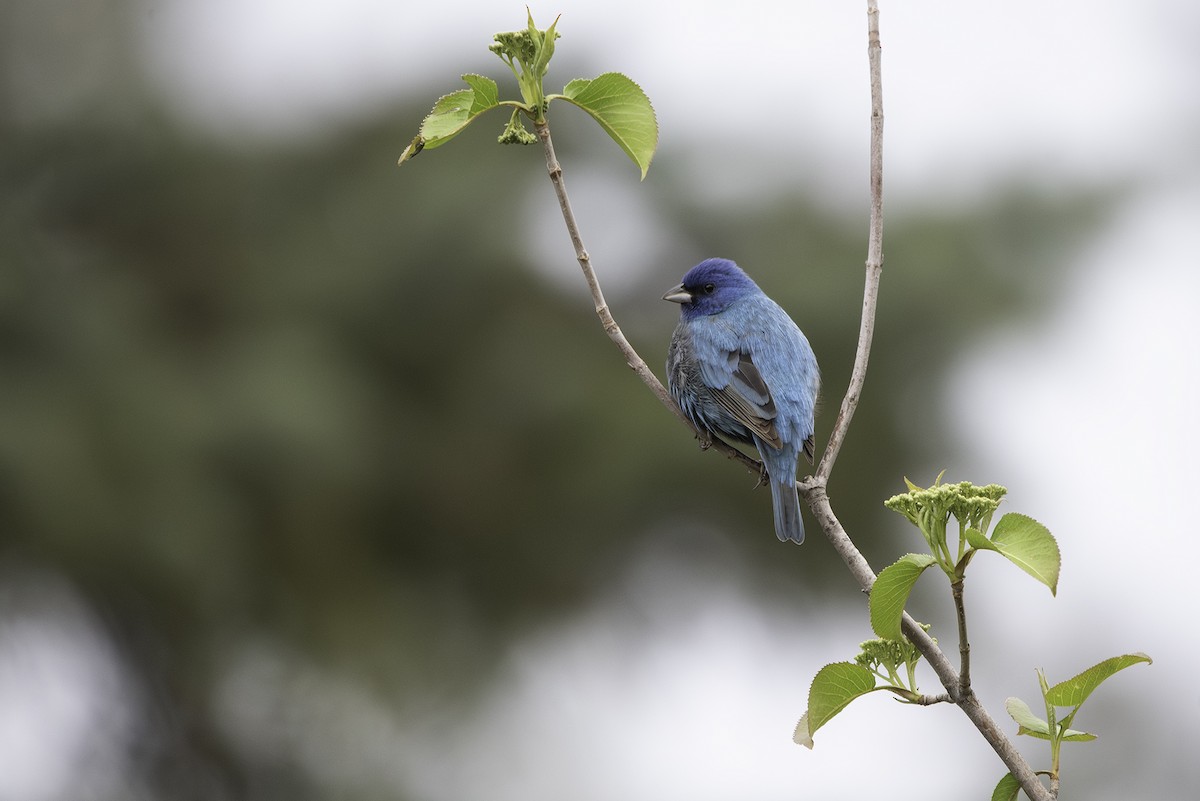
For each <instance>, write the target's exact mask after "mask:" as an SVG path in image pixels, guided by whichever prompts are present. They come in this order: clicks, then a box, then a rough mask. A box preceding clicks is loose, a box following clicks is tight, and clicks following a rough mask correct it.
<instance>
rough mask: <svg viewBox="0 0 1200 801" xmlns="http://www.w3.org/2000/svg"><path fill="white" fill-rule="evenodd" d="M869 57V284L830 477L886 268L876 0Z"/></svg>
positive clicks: (828, 456)
mask: <svg viewBox="0 0 1200 801" xmlns="http://www.w3.org/2000/svg"><path fill="white" fill-rule="evenodd" d="M867 60H868V61H869V63H870V68H871V167H870V178H869V180H870V186H871V218H870V225H869V229H868V233H867V263H866V268H867V269H866V284H865V285H864V287H863V305H862V318H861V322H860V324H859V329H858V350H857V351H855V354H854V367H853V369H852V370H851V372H850V384H849V386H848V387H846V395H845V397H844V398H842V407H841V409H840V410H839V411H838V416H837V420H836V421H835V422H834V424H833V430H832V431H831V432H830V433H829V444H827V445H826V446H825V452H824V453H823V454H822V456H821V463H820V464H819V465H817V475H818V476H819V477H821V478H823V479H828V478H829V474H830V473H831V472H833V463H834V462H835V461H837V457H838V452H839V451H841V449H842V442H843V440H845V438H846V432H847V431H848V430H849V428H850V420H851V419H852V418H853V417H854V411H855V409H857V408H858V399H859V397H860V396H861V395H862V388H863V383H864V382H865V381H866V379H867V360H868V359H869V358H870V355H871V340H872V339H873V338H874V336H875V306H876V303H877V300H878V297H879V277H880V274H881V273H882V272H883V70H882V69H881V67H880V61H881V59H880V45H879V8H878V7H877V6H876V0H867Z"/></svg>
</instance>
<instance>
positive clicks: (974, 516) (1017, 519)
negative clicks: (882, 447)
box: [794, 475, 1150, 801]
mask: <svg viewBox="0 0 1200 801" xmlns="http://www.w3.org/2000/svg"><path fill="white" fill-rule="evenodd" d="M941 478H942V476H940V475H939V476H938V478H937V479H936V480H935V481H934V483H933V485H932V486H929V487H918V486H916V485H915V484H913V483H912V482H910V481H908V480H907V479H905V483H906V484H907V486H908V492H906V493H903V494H901V495H895V496H893V497H891V498H889V499H888V500H887V501H885V502H884V505H885V506H886V507H887V508H888V509H891V510H893V511H895V512H897V513H898V514H900V515H903V516H904V517H905V518H906V519H907V520H908V521H909V522H910V523H912V524H913V525H914V526H916V527H917V529H918V530H919V531H920V533H921V537H922V539H923V540H924V541H925V543H926V545H927V546H928V548H929V550H928V552H926V553H909V554H905V555H904V556H901V557H900V558H899V559H897V560H896V561H895V562H894V563H893V564H891V565H889V566H888V567H886V568H884V569H883V570H882V571H881V572H880V573H879V576H878V577H877V578H876V580H875V583H874V586H872V588H871V594H870V598H869V604H868V605H869V611H870V619H871V627H872V629H874V631H875V633H876V634H877V635H878V639H875V640H869V641H867V642H865V643H863V644H862V650H861V653H860V654H859V655H858V657H857V658H856V659H855V661H854V662H839V663H834V664H832V665H826V666H825V667H824V668H822V669H821V670H820V671H818V672H817V675H816V676H815V677H814V679H813V683H812V687H811V688H810V690H809V703H808V709H807V711H806V712H805V714H804V716H803V717H802V718H801V720H800V722H799V724H797V727H796V733H795V737H794V739H795V741H796V742H797V743H800V744H801V745H804V746H806V747H808V748H812V745H813V741H812V736H813V734H814V733H815V732H816V731H817V729H819V728H820V727H821V726H823V725H825V724H826V723H828V722H829V721H830V720H831V719H832V718H833V717H834V716H835V715H836V714H837V713H838V712H840V711H841V710H842V709H844V708H845V707H846V706H847V705H848V704H849V703H850V702H851V701H853V700H854V699H855V698H858V697H860V696H862V695H865V694H867V693H869V692H873V691H875V690H889V691H891V692H893V693H895V694H896V695H897V696H898V697H899V698H900V699H901V700H905V701H908V702H910V703H930V702H932V701H936V700H956V699H955V698H951V697H948V696H947V697H942V698H937V699H932V701H931V699H929V698H927V697H925V696H921V695H920V693H919V692H918V690H917V684H916V668H917V664H918V663H919V661H920V659H921V655H920V653H919V651H918V650H917V648H916V647H915V645H914V644H913V643H911V642H910V641H909V640H908V639H907V638H906V637H905V636H904V634H903V631H902V628H901V623H902V621H903V619H904V612H905V607H906V606H907V604H908V598H909V596H910V594H911V592H912V589H913V586H914V585H915V584H916V582H917V579H919V578H920V577H921V575H922V574H923V573H924V572H925V570H926V569H927V568H929V567H931V566H933V565H938V566H939V567H941V569H942V572H943V573H944V574H945V575H946V577H947V579H948V580H949V582H950V584H951V587H952V589H953V590H954V594H955V601H956V611H957V612H958V615H959V633H960V638H962V639H963V640H964V642H963V643H960V650H962V652H963V654H964V657H963V658H964V663H963V666H962V677H961V678H962V684H961V686H960V687H959V688H957V690H958V695H959V697H961V696H962V695H963V694H965V693H967V692H969V683H968V682H969V677H968V676H967V662H966V653H967V652H968V649H967V648H966V647H965V637H966V619H965V612H964V610H963V607H962V590H963V583H964V581H965V577H966V571H967V568H968V566H969V565H970V564H971V561H972V559H973V558H974V556H975V555H976V554H977V553H980V552H987V551H990V552H993V553H998V554H1000V555H1001V556H1003V557H1004V558H1005V559H1007V560H1008V561H1010V562H1011V563H1013V564H1014V565H1016V566H1017V567H1019V568H1021V570H1023V571H1025V572H1026V573H1028V574H1029V575H1030V576H1032V577H1033V578H1035V579H1037V580H1038V581H1039V582H1041V583H1042V584H1044V585H1045V586H1046V587H1048V588H1049V589H1050V592H1051V594H1057V590H1058V576H1059V571H1060V567H1061V557H1060V553H1059V549H1058V544H1057V542H1056V541H1055V539H1054V537H1053V536H1052V535H1051V534H1050V532H1049V530H1048V529H1047V528H1046V527H1045V526H1043V525H1042V524H1041V523H1039V522H1038V521H1036V520H1034V519H1033V518H1031V517H1028V516H1027V515H1022V514H1018V513H1015V512H1009V513H1007V514H1005V515H1003V516H1002V517H1001V518H1000V520H999V521H998V522H997V523H996V525H995V527H994V528H992V530H991V532H990V534H989V533H988V529H989V527H991V521H992V517H993V516H994V514H995V512H996V511H997V510H998V508H999V506H1000V503H1001V501H1002V500H1003V498H1004V496H1005V494H1007V490H1006V489H1005V488H1004V487H1002V486H1000V485H998V484H987V485H984V486H977V485H975V484H972V483H970V482H968V481H963V482H959V483H956V484H943V483H941ZM951 521H954V523H955V524H956V526H952V525H951ZM955 527H956V528H957V534H958V536H957V538H954V539H953V540H952V539H951V538H950V537H948V535H947V532H948V531H951V530H953V529H954V528H955ZM923 628H925V629H926V630H928V627H925V626H923ZM1149 661H1150V658H1149V657H1147V656H1146V655H1144V654H1127V655H1124V656H1117V657H1113V658H1111V659H1108V660H1105V661H1104V662H1101V663H1100V664H1098V665H1095V666H1093V667H1091V668H1089V669H1087V670H1085V671H1084V672H1082V673H1080V674H1079V675H1078V676H1075V677H1074V678H1071V679H1068V680H1067V681H1065V682H1061V683H1059V684H1056V685H1054V686H1050V685H1049V684H1048V683H1047V681H1046V679H1045V676H1044V674H1042V672H1041V671H1039V672H1038V679H1039V682H1040V684H1041V688H1042V696H1043V700H1044V704H1045V708H1046V717H1045V718H1044V719H1043V718H1040V717H1038V716H1037V715H1036V714H1034V712H1033V711H1032V710H1031V709H1030V707H1029V705H1028V704H1026V703H1025V702H1024V701H1022V700H1020V699H1019V698H1010V699H1008V702H1007V703H1006V708H1007V710H1008V713H1009V715H1010V716H1011V717H1012V718H1013V720H1015V721H1016V723H1017V725H1018V731H1017V733H1018V734H1025V735H1029V736H1032V737H1036V738H1040V739H1044V740H1048V741H1049V742H1050V747H1051V769H1050V770H1049V771H1045V773H1047V774H1049V775H1050V776H1052V777H1053V778H1054V780H1055V781H1057V777H1058V770H1059V747H1060V746H1061V744H1062V743H1064V742H1086V741H1089V740H1094V739H1095V735H1093V734H1089V733H1088V732H1084V731H1078V730H1076V729H1073V728H1071V724H1072V722H1073V721H1074V718H1075V714H1076V713H1077V712H1078V711H1079V707H1080V706H1081V705H1082V704H1083V701H1084V700H1086V698H1087V697H1088V695H1090V694H1091V692H1092V691H1093V690H1095V689H1096V687H1097V686H1099V684H1100V683H1101V682H1102V681H1104V679H1106V678H1108V677H1109V676H1111V675H1112V674H1113V673H1115V672H1117V671H1118V670H1122V669H1124V668H1126V667H1129V666H1130V665H1133V664H1137V663H1139V662H1149ZM952 694H953V693H952ZM1062 707H1070V711H1069V712H1067V714H1065V715H1058V714H1056V710H1057V709H1058V708H1062ZM1019 789H1020V783H1019V782H1018V781H1017V779H1016V778H1015V777H1013V776H1012V774H1008V775H1006V776H1005V777H1004V779H1002V780H1001V782H1000V783H999V784H998V785H997V787H996V789H995V791H994V794H993V799H995V801H1010V800H1011V799H1012V798H1015V796H1016V793H1017V792H1018V791H1019Z"/></svg>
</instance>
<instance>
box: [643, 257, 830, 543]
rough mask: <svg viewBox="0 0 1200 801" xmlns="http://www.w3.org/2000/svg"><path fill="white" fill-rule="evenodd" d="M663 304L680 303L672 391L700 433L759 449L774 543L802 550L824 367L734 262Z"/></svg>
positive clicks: (670, 356) (694, 279) (708, 264)
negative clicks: (803, 488)
mask: <svg viewBox="0 0 1200 801" xmlns="http://www.w3.org/2000/svg"><path fill="white" fill-rule="evenodd" d="M663 300H669V301H671V302H672V303H678V304H679V308H680V314H679V325H678V326H677V327H676V328H675V333H674V335H673V336H672V337H671V346H670V349H669V350H668V351H667V386H668V387H669V388H670V390H671V395H672V396H673V397H674V398H675V401H676V403H678V404H679V406H680V408H682V409H683V412H684V414H686V415H687V416H688V419H690V420H691V421H692V422H693V423H695V424H696V426H697V427H698V428H699V429H700V430H701V431H703V432H706V433H708V434H711V435H714V436H721V437H725V438H726V439H732V440H736V441H738V442H745V443H747V444H751V445H753V446H754V447H755V448H757V449H758V455H759V457H760V458H761V459H762V462H763V465H764V466H765V467H766V470H767V474H768V481H769V483H770V486H771V499H772V502H773V504H774V508H775V534H776V535H777V536H778V537H779V539H780V540H781V541H787V540H791V541H792V542H795V543H797V544H799V543H801V542H804V523H803V521H802V520H801V519H800V499H799V498H798V497H797V495H796V465H797V463H798V461H799V458H800V453H801V452H802V451H803V453H804V455H805V457H807V459H808V461H809V463H812V461H813V414H814V410H815V407H816V402H817V394H818V392H819V390H820V385H821V376H820V371H819V370H818V369H817V359H816V356H815V355H813V351H812V347H811V346H810V345H809V344H808V340H807V339H806V338H805V337H804V334H803V333H802V332H801V331H800V329H799V328H798V327H797V326H796V324H795V323H794V322H792V318H790V317H788V314H787V312H785V311H784V310H783V309H781V308H780V307H779V304H777V303H776V302H775V301H773V300H771V299H770V298H768V297H767V296H766V295H765V294H763V291H762V290H761V289H759V288H758V284H756V283H754V281H753V280H751V278H750V276H748V275H746V273H745V272H743V271H742V269H741V268H740V267H738V266H737V265H736V264H734V263H733V262H732V261H729V260H728V259H707V260H705V261H702V262H700V263H699V264H697V265H696V266H695V267H693V268H692V269H691V270H688V272H687V274H686V275H685V276H684V277H683V281H682V282H681V283H680V284H679V286H676V287H673V288H672V289H671V290H669V291H668V292H667V293H666V294H665V295H663Z"/></svg>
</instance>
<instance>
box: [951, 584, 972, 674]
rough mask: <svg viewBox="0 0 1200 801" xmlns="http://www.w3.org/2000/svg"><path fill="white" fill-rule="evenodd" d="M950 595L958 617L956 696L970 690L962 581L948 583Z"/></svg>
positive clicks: (968, 654) (968, 643)
mask: <svg viewBox="0 0 1200 801" xmlns="http://www.w3.org/2000/svg"><path fill="white" fill-rule="evenodd" d="M950 594H951V595H952V596H953V597H954V614H955V616H957V617H958V694H959V695H966V694H967V693H968V692H969V691H970V689H971V642H970V640H968V639H967V610H966V607H965V606H964V605H963V580H962V579H961V578H960V579H959V580H958V581H953V582H951V583H950Z"/></svg>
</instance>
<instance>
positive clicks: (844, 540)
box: [798, 0, 1057, 801]
mask: <svg viewBox="0 0 1200 801" xmlns="http://www.w3.org/2000/svg"><path fill="white" fill-rule="evenodd" d="M880 50H881V47H880V39H879V7H878V3H877V0H867V60H868V64H869V68H870V73H871V152H870V187H871V214H870V229H869V233H868V239H867V261H866V279H865V283H864V287H863V306H862V320H861V323H860V326H859V334H858V350H857V352H856V353H855V356H854V367H853V369H852V371H851V374H850V383H849V386H848V387H847V389H846V395H845V397H844V398H843V399H842V406H841V410H840V411H839V412H838V418H837V422H836V423H835V424H834V427H833V431H832V432H831V434H830V437H829V444H828V445H827V446H826V448H825V453H824V455H823V456H822V457H821V463H820V465H818V467H817V472H816V474H815V475H814V476H810V477H809V478H807V479H805V480H803V481H801V482H799V483H798V489H799V490H800V492H801V493H802V494H803V495H804V498H805V500H806V501H807V502H808V505H809V508H810V509H811V510H812V512H813V515H814V516H815V517H816V518H817V522H818V524H819V525H820V526H821V530H822V531H824V532H825V536H826V537H827V538H828V539H829V542H830V543H831V544H832V545H833V548H834V550H835V551H837V553H838V555H839V556H841V557H842V561H844V562H845V563H846V567H848V568H849V569H850V573H851V574H852V575H853V576H854V578H855V579H856V580H857V581H858V583H859V586H861V587H862V588H863V590H864V591H867V592H870V589H871V587H872V586H873V585H874V583H875V571H873V570H872V569H871V566H870V564H868V563H867V560H866V559H865V558H864V557H863V555H862V553H861V552H860V551H859V550H858V548H857V547H855V545H854V543H853V542H852V541H851V540H850V537H849V535H847V534H846V530H845V529H844V528H843V527H842V524H841V522H840V521H839V520H838V519H837V515H835V514H834V512H833V508H832V507H831V506H830V503H829V495H828V493H827V492H826V483H827V482H828V480H829V474H830V473H831V472H832V470H833V464H834V462H835V461H836V459H837V455H838V451H839V450H840V449H841V446H842V441H843V440H844V438H845V435H846V431H847V429H848V428H849V426H850V420H851V418H852V417H853V416H854V411H855V409H856V408H857V407H858V399H859V396H860V395H861V393H862V387H863V384H864V382H865V381H866V374H867V362H868V359H869V357H870V351H871V341H872V339H873V338H874V333H875V308H876V304H877V298H878V294H879V278H880V274H881V273H882V270H883V80H882V71H883V70H882V64H881V58H880ZM955 606H956V611H958V612H959V613H960V614H959V648H960V655H961V657H962V660H963V662H962V666H963V673H962V674H961V675H960V674H959V673H958V672H957V671H956V670H955V669H954V666H953V665H952V664H951V663H950V660H949V659H947V658H946V655H945V653H943V652H942V650H941V648H939V647H938V646H937V643H935V642H934V641H933V638H932V637H930V636H929V634H928V633H927V632H926V631H925V630H924V629H923V628H921V626H920V625H919V624H918V623H917V622H916V621H915V620H913V618H912V617H911V616H910V615H909V614H908V613H907V612H905V613H904V616H903V618H902V619H901V630H902V631H903V632H904V636H905V637H907V638H908V639H909V640H910V641H911V642H912V643H913V645H914V646H916V648H917V650H918V651H920V652H921V655H922V656H923V657H924V658H925V661H926V662H928V663H929V665H930V666H931V667H932V668H933V671H934V673H936V674H937V677H938V680H939V681H940V682H941V683H942V686H943V687H945V688H946V692H947V694H948V695H949V698H950V700H951V701H953V703H955V704H956V705H957V706H958V707H959V708H960V709H962V711H963V713H964V714H966V716H967V718H968V719H970V721H971V722H972V723H973V724H974V725H975V728H976V729H978V730H979V733H980V734H982V735H983V737H984V739H985V740H987V741H988V744H989V745H991V746H992V750H994V751H995V752H996V755H997V756H999V757H1000V760H1001V761H1002V762H1003V763H1004V765H1005V766H1006V767H1007V768H1008V770H1009V772H1010V773H1012V775H1013V776H1014V777H1015V778H1016V779H1017V781H1018V782H1020V783H1021V787H1022V788H1023V789H1024V790H1025V793H1026V795H1028V796H1029V797H1030V798H1031V799H1033V801H1053V799H1054V797H1055V796H1056V795H1057V793H1053V794H1052V793H1051V791H1049V790H1047V789H1046V787H1045V785H1043V784H1042V783H1041V780H1040V779H1038V777H1037V774H1035V773H1034V771H1033V769H1032V768H1030V767H1029V764H1028V763H1027V762H1026V761H1025V759H1024V758H1023V757H1022V756H1021V754H1020V753H1019V752H1018V751H1017V749H1016V747H1014V746H1013V744H1012V741H1010V740H1009V739H1008V738H1007V737H1006V736H1005V735H1004V732H1003V731H1001V730H1000V727H999V726H997V725H996V721H995V720H993V719H992V717H991V715H989V714H988V712H987V710H986V709H984V707H983V705H982V704H980V703H979V699H978V698H977V697H976V696H975V693H974V691H973V690H972V689H971V685H970V672H969V669H970V661H969V651H968V648H969V646H968V645H967V639H966V621H965V618H964V617H963V616H962V614H961V613H962V586H961V584H959V585H958V587H957V591H956V593H955ZM934 697H936V696H934Z"/></svg>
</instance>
